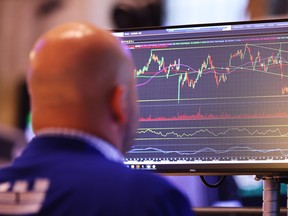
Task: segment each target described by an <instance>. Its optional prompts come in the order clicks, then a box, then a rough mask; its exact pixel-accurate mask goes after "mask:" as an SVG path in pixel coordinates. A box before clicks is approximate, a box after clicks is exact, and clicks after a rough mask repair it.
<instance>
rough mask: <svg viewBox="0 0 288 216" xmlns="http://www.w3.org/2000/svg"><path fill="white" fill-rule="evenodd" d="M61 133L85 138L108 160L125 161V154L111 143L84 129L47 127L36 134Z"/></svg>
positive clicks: (49, 134) (66, 135) (51, 134)
mask: <svg viewBox="0 0 288 216" xmlns="http://www.w3.org/2000/svg"><path fill="white" fill-rule="evenodd" d="M53 135H61V136H65V137H71V138H76V139H80V140H83V141H85V142H87V143H88V144H90V145H91V146H93V147H94V148H95V149H97V150H98V151H100V152H101V153H102V154H103V155H104V156H105V157H106V158H107V159H108V160H111V161H116V162H121V163H123V155H122V154H121V153H120V152H119V151H118V150H117V149H116V148H115V147H114V146H113V145H112V144H110V143H108V142H106V141H105V140H103V139H101V138H99V137H96V136H94V135H92V134H89V133H86V132H84V131H80V130H76V129H70V128H45V129H41V130H39V131H37V134H36V136H37V137H40V136H53Z"/></svg>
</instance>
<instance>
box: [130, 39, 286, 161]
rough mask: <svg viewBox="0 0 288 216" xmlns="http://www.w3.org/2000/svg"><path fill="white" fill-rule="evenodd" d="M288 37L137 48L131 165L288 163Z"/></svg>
mask: <svg viewBox="0 0 288 216" xmlns="http://www.w3.org/2000/svg"><path fill="white" fill-rule="evenodd" d="M287 39H288V35H287V36H286V35H283V34H281V35H280V34H279V35H273V36H265V35H258V36H257V35H256V36H245V37H244V36H243V37H240V36H230V37H227V36H226V37H215V38H213V37H212V38H211V37H210V38H208V39H199V40H197V39H193V40H189V39H178V40H173V41H149V42H146V43H139V44H132V45H129V48H130V50H131V52H132V55H133V58H134V60H135V69H134V74H135V77H136V78H137V90H138V96H139V100H138V104H139V108H140V118H139V121H140V127H139V128H138V130H137V138H136V141H135V145H134V146H133V147H132V149H131V150H130V151H129V152H127V154H126V155H125V156H126V158H127V160H136V159H137V160H139V158H142V159H143V160H146V159H147V160H154V161H157V160H168V161H207V162H209V161H233V160H237V161H247V160H248V161H249V160H272V161H274V160H275V161H279V160H285V159H288V147H287V142H288V124H287V120H288V67H287V60H288V55H287V51H288V42H287Z"/></svg>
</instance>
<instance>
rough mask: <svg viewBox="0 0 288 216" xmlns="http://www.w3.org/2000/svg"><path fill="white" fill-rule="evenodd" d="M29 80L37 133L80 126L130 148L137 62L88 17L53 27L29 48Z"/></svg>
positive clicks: (134, 109) (113, 142)
mask: <svg viewBox="0 0 288 216" xmlns="http://www.w3.org/2000/svg"><path fill="white" fill-rule="evenodd" d="M27 81H28V88H29V93H30V96H31V107H32V122H33V128H34V130H35V131H36V133H37V131H38V130H40V129H44V128H47V127H61V128H72V129H78V130H83V131H85V132H88V133H92V134H94V135H97V136H100V137H102V138H103V139H106V140H108V141H110V142H111V143H112V144H114V145H115V146H116V147H119V149H120V150H123V148H124V150H123V151H125V150H127V147H123V146H124V145H125V144H126V142H130V141H128V140H131V135H132V134H134V133H135V127H136V126H135V122H136V119H137V108H136V103H135V101H136V97H135V88H134V77H133V64H132V60H131V57H130V54H129V52H128V51H127V50H126V49H125V48H124V47H123V46H122V45H121V43H120V42H119V41H118V40H117V39H116V38H115V37H113V36H112V35H111V34H110V32H107V31H104V30H101V29H98V28H96V27H94V26H92V25H90V24H84V23H69V24H64V25H61V26H58V27H56V28H54V29H52V30H51V31H49V32H47V33H46V34H44V35H43V36H42V37H41V38H40V39H39V40H38V41H37V43H36V44H35V46H34V48H33V50H32V51H31V53H30V70H29V73H28V77H27ZM128 113H129V115H128ZM133 114H135V115H133ZM130 116H131V118H130ZM117 140H118V141H117ZM119 140H121V141H119Z"/></svg>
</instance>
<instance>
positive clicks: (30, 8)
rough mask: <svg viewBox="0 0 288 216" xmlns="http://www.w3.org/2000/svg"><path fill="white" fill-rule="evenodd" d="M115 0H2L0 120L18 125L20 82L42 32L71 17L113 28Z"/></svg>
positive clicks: (0, 15) (2, 122)
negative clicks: (30, 54)
mask: <svg viewBox="0 0 288 216" xmlns="http://www.w3.org/2000/svg"><path fill="white" fill-rule="evenodd" d="M116 1H117V0H105V1H95V0H81V1H79V0H21V1H19V0H1V1H0V49H1V52H0V124H4V125H12V126H14V125H16V122H17V121H16V118H17V110H18V107H17V106H18V105H19V104H17V102H18V98H17V93H18V85H19V84H20V82H21V81H23V80H24V79H25V74H26V71H27V69H28V56H29V51H30V49H31V47H32V46H33V44H34V42H35V40H36V39H37V38H38V37H39V35H41V34H42V33H43V32H45V31H47V30H48V29H50V28H51V27H53V26H55V25H58V24H60V23H63V22H69V21H88V22H91V23H94V24H96V25H98V26H101V27H103V28H108V29H110V28H112V22H111V19H110V13H111V10H112V7H113V5H114V4H115V2H116Z"/></svg>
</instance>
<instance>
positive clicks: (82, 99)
mask: <svg viewBox="0 0 288 216" xmlns="http://www.w3.org/2000/svg"><path fill="white" fill-rule="evenodd" d="M27 81H28V89H29V93H30V98H31V108H32V124H33V128H34V131H35V134H36V137H35V138H34V139H32V141H31V142H30V143H29V144H28V145H27V147H26V149H25V150H24V151H23V153H22V155H21V156H20V157H18V158H17V159H16V160H15V161H14V162H13V163H12V164H11V166H9V167H7V168H4V169H2V170H0V214H12V213H13V214H16V215H20V214H39V215H53V216H55V215H83V216H84V215H101V216H105V215H125V216H129V215H133V216H134V215H137V216H141V215H143V216H144V215H149V216H153V215H157V216H158V215H163V216H164V215H165V216H169V215H177V216H181V215H187V216H188V215H192V211H191V209H190V205H189V203H188V201H187V200H186V198H185V197H184V196H183V195H182V194H181V193H180V192H179V191H178V190H177V189H176V188H174V187H173V186H171V185H170V184H169V183H168V182H166V181H165V180H164V179H163V178H161V177H159V176H156V175H153V174H148V173H145V172H140V171H134V170H130V169H128V168H126V167H125V165H123V163H122V154H123V153H124V152H126V151H127V150H128V149H129V148H130V146H131V144H132V143H133V139H134V135H135V132H136V128H137V121H138V108H137V104H136V97H137V96H136V90H135V83H134V74H133V63H132V60H131V57H130V54H129V52H128V50H126V49H125V48H124V47H123V46H122V45H121V43H120V42H119V41H118V40H117V39H116V38H114V37H113V36H112V35H111V34H110V33H109V32H106V31H104V30H101V29H98V28H96V27H94V26H92V25H90V24H84V23H69V24H64V25H61V26H58V27H56V28H54V29H52V30H51V31H49V32H47V33H46V34H44V35H43V36H42V37H41V38H40V39H39V40H38V41H37V43H36V44H35V46H34V48H33V50H32V51H31V55H30V69H29V72H28V76H27ZM8 197H12V199H11V198H10V199H8V200H9V201H7V199H6V198H8ZM1 198H2V199H1ZM3 200H4V201H5V202H4V201H3Z"/></svg>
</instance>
